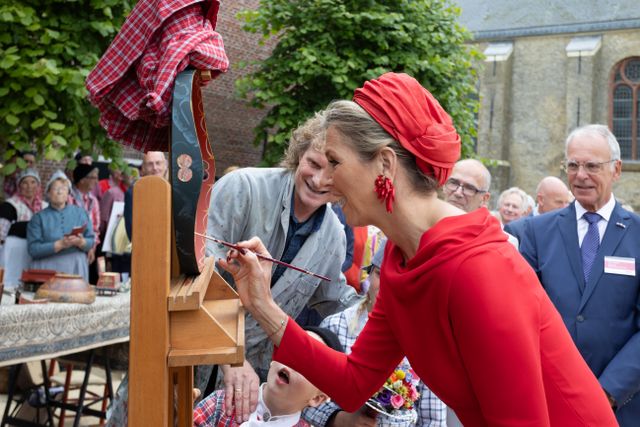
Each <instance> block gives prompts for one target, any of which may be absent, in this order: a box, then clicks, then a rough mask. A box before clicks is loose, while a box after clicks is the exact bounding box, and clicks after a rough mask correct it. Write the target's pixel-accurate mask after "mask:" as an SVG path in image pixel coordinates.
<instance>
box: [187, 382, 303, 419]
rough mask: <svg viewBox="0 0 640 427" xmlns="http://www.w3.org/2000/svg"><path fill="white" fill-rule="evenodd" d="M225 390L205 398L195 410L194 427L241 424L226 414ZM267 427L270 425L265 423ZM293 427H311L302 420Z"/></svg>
mask: <svg viewBox="0 0 640 427" xmlns="http://www.w3.org/2000/svg"><path fill="white" fill-rule="evenodd" d="M224 396H225V393H224V390H217V391H214V392H213V393H211V394H210V395H209V396H207V397H205V398H204V399H202V400H201V401H200V403H198V405H197V406H196V408H195V409H194V410H193V426H194V427H205V426H206V427H235V426H238V425H239V424H238V423H236V421H235V413H233V414H231V416H230V417H227V416H226V415H225V413H224V408H225V406H224ZM264 424H265V426H268V425H269V423H267V422H265V423H264ZM291 427H309V424H307V422H306V421H304V420H303V419H300V421H298V422H297V423H296V424H295V425H294V426H291Z"/></svg>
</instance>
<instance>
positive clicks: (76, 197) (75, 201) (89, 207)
mask: <svg viewBox="0 0 640 427" xmlns="http://www.w3.org/2000/svg"><path fill="white" fill-rule="evenodd" d="M69 203H70V204H72V205H76V206H79V207H81V208H82V209H84V210H85V211H87V214H88V215H89V219H91V226H92V227H93V235H94V237H95V243H94V245H93V246H94V247H96V246H98V243H100V204H99V203H98V199H96V196H94V195H93V194H92V193H87V194H83V193H81V192H80V191H79V190H78V189H77V188H75V187H73V188H72V189H71V194H69Z"/></svg>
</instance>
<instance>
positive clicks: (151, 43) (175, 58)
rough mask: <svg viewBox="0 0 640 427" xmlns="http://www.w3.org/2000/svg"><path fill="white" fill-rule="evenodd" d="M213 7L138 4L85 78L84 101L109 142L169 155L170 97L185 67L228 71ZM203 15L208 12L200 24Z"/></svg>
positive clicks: (155, 0)
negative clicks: (93, 109) (86, 93)
mask: <svg viewBox="0 0 640 427" xmlns="http://www.w3.org/2000/svg"><path fill="white" fill-rule="evenodd" d="M217 7H218V2H217V1H210V0H208V1H202V0H140V1H139V2H138V4H137V5H136V6H135V8H134V9H133V11H132V12H131V14H130V15H129V17H128V18H127V20H126V21H125V23H124V24H123V26H122V28H121V30H120V32H119V33H118V34H117V35H116V37H115V39H114V40H113V42H112V43H111V45H110V46H109V48H108V49H107V51H106V52H105V53H104V55H103V56H102V58H100V61H98V64H97V65H96V66H95V68H94V69H93V70H92V71H91V73H89V76H88V77H87V81H86V86H87V89H88V90H89V100H90V101H91V103H92V104H94V105H95V106H96V107H98V109H99V110H100V124H101V125H102V127H104V128H105V129H106V131H107V134H108V135H109V137H110V138H111V139H114V140H116V141H120V142H122V143H123V144H124V145H128V146H132V147H134V148H136V149H138V150H141V151H145V152H146V151H168V146H169V130H170V129H169V123H170V119H171V96H172V91H173V84H174V80H175V78H176V76H177V74H178V73H179V72H181V71H183V70H184V69H185V68H187V67H188V66H191V67H193V68H196V69H200V70H211V71H213V73H212V75H213V76H216V75H218V74H219V73H220V72H225V71H227V69H228V68H229V60H228V59H227V55H226V54H225V51H224V45H223V43H222V37H221V36H220V34H218V33H217V32H215V31H214V28H215V22H216V13H215V12H217ZM206 11H213V13H209V16H207V17H206V18H205V15H206Z"/></svg>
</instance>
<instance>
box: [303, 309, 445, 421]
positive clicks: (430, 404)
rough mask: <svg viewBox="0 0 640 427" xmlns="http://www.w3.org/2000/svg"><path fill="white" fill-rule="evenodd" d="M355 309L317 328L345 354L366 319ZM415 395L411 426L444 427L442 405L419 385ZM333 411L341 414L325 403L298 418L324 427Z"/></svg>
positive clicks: (385, 419)
mask: <svg viewBox="0 0 640 427" xmlns="http://www.w3.org/2000/svg"><path fill="white" fill-rule="evenodd" d="M359 307H360V305H359V304H358V305H355V306H353V307H349V308H348V309H346V310H344V311H342V312H340V313H336V314H334V315H331V316H328V317H326V318H325V319H324V320H323V321H322V323H320V327H323V328H327V329H329V330H331V331H333V332H334V333H335V334H336V335H337V336H338V338H339V339H340V343H342V345H343V346H344V349H345V352H346V353H347V354H349V353H351V347H352V346H353V344H354V343H355V342H356V338H358V334H359V333H360V331H361V330H362V328H363V327H364V325H365V324H366V322H367V319H368V315H367V312H366V311H363V312H362V313H359V312H358V309H359ZM402 364H403V365H404V364H406V366H403V367H405V368H406V367H408V366H409V362H408V361H407V359H406V358H405V359H404V360H403V361H402ZM418 392H419V393H420V399H419V400H418V401H417V402H416V405H415V409H416V411H417V413H418V421H417V422H416V424H415V425H416V426H423V427H426V426H429V427H446V425H447V407H446V405H445V404H444V403H443V402H442V401H441V400H440V399H438V397H437V396H436V395H435V394H433V392H432V391H431V390H429V389H428V388H427V386H426V385H424V383H422V382H420V385H419V386H418ZM337 410H341V409H340V407H339V406H338V405H337V404H336V403H334V402H333V401H331V402H329V403H324V404H322V405H320V406H318V407H317V408H306V409H305V410H304V411H302V416H303V418H304V419H305V420H306V421H308V422H309V423H311V424H312V425H314V426H317V427H324V426H326V424H327V421H328V419H329V417H330V416H331V414H333V413H334V412H335V411H337ZM376 424H377V426H378V427H381V426H398V427H400V426H408V425H410V424H408V423H407V422H406V421H397V420H394V419H392V418H390V417H386V416H383V415H379V416H378V418H377V423H376Z"/></svg>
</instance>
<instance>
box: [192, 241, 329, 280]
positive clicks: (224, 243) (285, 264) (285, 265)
mask: <svg viewBox="0 0 640 427" xmlns="http://www.w3.org/2000/svg"><path fill="white" fill-rule="evenodd" d="M194 234H195V235H196V236H200V237H204V238H205V239H207V240H211V241H212V242H216V243H219V244H221V245H222V246H226V247H228V248H231V249H235V250H237V251H238V252H240V253H241V254H243V255H244V253H245V251H246V250H247V248H242V247H240V246H238V245H234V244H233V243H229V242H225V241H224V240H220V239H216V238H215V237H211V236H207V235H206V234H200V233H194ZM253 253H254V254H255V255H256V256H257V257H258V258H260V259H263V260H265V261H270V262H273V263H275V264H279V265H282V266H284V267H287V268H291V269H293V270H296V271H299V272H301V273H304V274H308V275H310V276H313V277H317V278H318V279H322V280H326V281H327V282H330V281H331V279H329V278H328V277H326V276H322V275H320V274H316V273H314V272H312V271H309V270H305V269H304V268H300V267H296V266H295V265H291V264H287V263H286V262H284V261H280V260H278V259H274V258H269V257H268V256H264V255H262V254H259V253H257V252H253Z"/></svg>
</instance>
